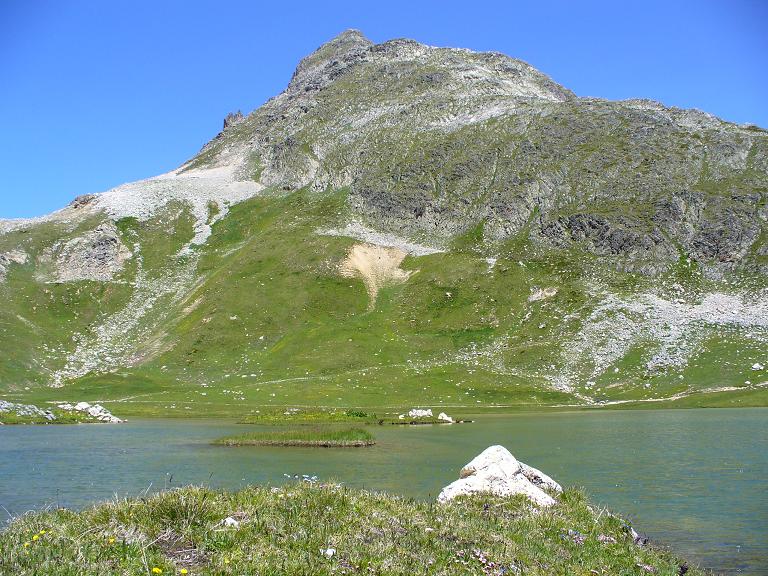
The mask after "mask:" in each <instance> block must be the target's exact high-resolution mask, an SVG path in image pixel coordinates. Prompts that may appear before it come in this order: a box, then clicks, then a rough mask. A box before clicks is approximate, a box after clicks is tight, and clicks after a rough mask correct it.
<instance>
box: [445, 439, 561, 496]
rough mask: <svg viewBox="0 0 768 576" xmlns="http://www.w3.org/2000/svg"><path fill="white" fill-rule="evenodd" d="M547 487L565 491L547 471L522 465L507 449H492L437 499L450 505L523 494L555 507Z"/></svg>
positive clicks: (481, 456) (479, 457) (465, 469)
mask: <svg viewBox="0 0 768 576" xmlns="http://www.w3.org/2000/svg"><path fill="white" fill-rule="evenodd" d="M544 488H546V489H548V490H552V491H554V492H561V491H562V488H561V487H560V485H559V484H558V483H557V482H555V481H554V480H552V479H551V478H550V477H549V476H547V475H546V474H544V473H543V472H540V471H539V470H536V469H535V468H532V467H530V466H528V465H526V464H523V463H522V462H518V460H517V459H516V458H515V457H514V456H512V454H511V453H510V452H509V450H507V449H506V448H504V447H503V446H491V447H489V448H486V449H485V450H484V451H483V452H481V453H480V454H479V455H478V456H476V457H475V458H474V459H473V460H472V461H471V462H469V463H468V464H467V465H466V466H464V467H463V468H462V469H461V472H460V473H459V479H458V480H456V481H455V482H452V483H451V484H449V485H448V486H446V487H445V488H443V489H442V491H441V492H440V495H439V496H438V497H437V500H438V502H447V501H449V500H453V499H454V498H458V497H459V496H467V495H469V494H478V493H490V494H493V495H495V496H513V495H516V494H523V495H525V496H526V497H527V498H528V499H529V500H531V501H532V502H533V503H534V504H536V505H538V506H552V505H553V504H554V503H555V499H554V498H553V497H552V496H550V495H549V494H547V493H546V492H544V490H543V489H544Z"/></svg>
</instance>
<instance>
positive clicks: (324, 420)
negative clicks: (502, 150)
mask: <svg viewBox="0 0 768 576" xmlns="http://www.w3.org/2000/svg"><path fill="white" fill-rule="evenodd" d="M407 413H408V410H403V411H402V412H399V413H390V412H387V413H381V414H377V413H376V412H371V411H369V412H366V411H364V410H359V409H348V410H322V409H311V408H310V409H296V408H288V409H280V410H265V411H263V412H259V413H258V414H249V415H248V416H246V417H245V418H243V419H242V420H240V422H239V423H240V424H271V425H276V426H280V425H286V424H288V425H293V424H298V425H301V424H333V423H354V424H369V425H374V424H377V425H380V426H383V425H385V424H396V425H397V424H413V425H416V424H446V422H445V421H443V420H439V419H438V418H435V417H433V418H409V417H408V416H407ZM400 414H406V417H405V418H403V419H401V418H400V417H399V415H400ZM455 420H456V422H471V420H463V419H461V418H455Z"/></svg>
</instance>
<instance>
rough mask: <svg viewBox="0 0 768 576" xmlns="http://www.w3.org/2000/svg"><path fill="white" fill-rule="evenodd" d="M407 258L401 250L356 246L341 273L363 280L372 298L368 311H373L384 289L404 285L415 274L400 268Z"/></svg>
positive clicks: (350, 251)
mask: <svg viewBox="0 0 768 576" xmlns="http://www.w3.org/2000/svg"><path fill="white" fill-rule="evenodd" d="M406 256H407V253H406V252H404V251H403V250H400V249H399V248H389V247H385V246H375V245H373V244H355V245H354V246H352V248H350V249H349V252H348V253H347V257H346V259H345V260H344V261H343V262H342V263H341V264H340V265H339V272H340V273H341V275H342V276H344V277H346V278H360V279H362V281H363V283H364V284H365V288H366V290H367V291H368V296H369V297H370V302H369V304H368V309H369V310H371V309H373V307H374V306H375V305H376V296H377V295H378V293H379V290H381V288H382V287H384V286H385V285H387V284H400V283H403V282H405V281H406V280H408V278H410V276H411V274H413V271H410V270H403V269H402V268H400V264H401V263H402V261H403V259H404V258H405V257H406Z"/></svg>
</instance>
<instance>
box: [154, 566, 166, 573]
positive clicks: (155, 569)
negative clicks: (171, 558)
mask: <svg viewBox="0 0 768 576" xmlns="http://www.w3.org/2000/svg"><path fill="white" fill-rule="evenodd" d="M162 573H163V571H162V570H161V569H160V568H158V567H157V566H155V567H154V568H152V574H162Z"/></svg>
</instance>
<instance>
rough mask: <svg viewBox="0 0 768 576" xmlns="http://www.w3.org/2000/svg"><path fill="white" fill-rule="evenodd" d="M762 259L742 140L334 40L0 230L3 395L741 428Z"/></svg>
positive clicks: (721, 126)
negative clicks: (738, 415) (209, 117)
mask: <svg viewBox="0 0 768 576" xmlns="http://www.w3.org/2000/svg"><path fill="white" fill-rule="evenodd" d="M767 239H768V131H766V130H763V129H762V128H759V127H757V126H754V125H742V126H738V125H734V124H731V123H728V122H725V121H723V120H720V119H718V118H716V117H714V116H712V115H709V114H706V113H704V112H700V111H696V110H681V109H676V108H668V107H665V106H663V105H661V104H659V103H656V102H652V101H649V100H626V101H619V102H614V101H607V100H601V99H597V98H581V97H578V96H576V95H575V94H573V93H572V92H571V91H569V90H568V89H567V88H564V87H562V86H560V85H559V84H557V83H556V82H554V81H553V80H552V79H550V78H548V77H547V76H546V75H544V74H542V73H541V72H539V71H537V70H535V69H534V68H532V67H531V66H529V65H528V64H526V63H524V62H522V61H520V60H516V59H513V58H510V57H508V56H505V55H503V54H499V53H487V52H486V53H478V52H473V51H470V50H464V49H453V48H435V47H430V46H425V45H423V44H419V43H418V42H415V41H413V40H392V41H389V42H384V43H382V44H374V43H372V42H371V41H369V40H368V39H366V38H365V37H364V36H363V35H362V34H361V33H360V32H358V31H355V30H348V31H346V32H344V33H342V34H341V35H340V36H338V37H336V38H334V39H333V40H331V41H330V42H328V43H327V44H324V45H323V46H321V47H320V48H319V49H318V50H317V51H315V52H314V53H312V54H310V55H309V56H307V57H306V58H304V59H303V60H302V61H301V62H300V63H299V65H298V67H297V69H296V71H295V72H294V74H293V77H292V79H291V81H290V83H289V85H288V87H287V88H286V89H285V91H283V92H282V93H281V94H279V95H278V96H276V97H275V98H273V99H271V100H269V101H268V102H267V103H265V104H264V105H263V106H261V107H260V108H258V109H257V110H255V111H253V112H252V113H250V114H248V115H247V116H243V115H242V114H240V113H237V114H230V115H229V116H227V118H226V120H225V122H224V129H223V130H222V132H221V133H220V134H218V135H217V136H216V137H215V138H213V140H211V141H210V142H209V143H208V144H206V146H205V147H203V149H202V150H201V151H200V153H199V154H197V155H196V156H195V157H194V158H192V159H191V160H190V161H189V162H187V163H185V164H184V165H183V166H181V167H180V168H179V169H177V170H174V171H172V172H169V173H168V174H163V175H161V176H157V177H155V178H150V179H147V180H143V181H139V182H134V183H130V184H125V185H123V186H119V187H117V188H115V189H112V190H109V191H107V192H105V193H103V194H97V195H84V196H80V197H78V198H76V199H75V200H74V201H73V202H72V203H71V204H70V205H69V206H67V207H65V208H63V209H62V210H59V211H58V212H55V213H53V214H51V215H48V216H45V217H42V218H36V219H28V220H5V221H0V297H2V300H3V302H5V305H4V306H3V307H2V309H1V310H0V349H2V350H3V354H2V357H0V360H1V361H0V392H2V394H3V397H4V398H7V399H9V400H21V401H38V402H46V401H53V400H83V399H85V400H89V401H90V400H95V401H100V402H102V403H104V404H105V405H107V406H108V407H109V408H110V409H111V410H112V411H113V412H115V413H117V414H118V415H125V414H161V413H162V414H189V413H195V414H197V413H203V412H206V413H211V414H214V413H215V414H219V413H221V414H224V413H226V414H240V413H246V412H249V411H253V410H256V409H259V407H260V406H269V405H274V406H284V405H321V406H353V407H367V406H372V407H390V406H391V407H393V408H397V407H402V406H409V405H417V404H418V405H435V406H437V405H441V406H446V407H448V406H462V407H464V408H465V409H466V407H477V408H488V407H490V406H521V407H539V406H542V405H595V404H599V405H602V404H605V403H619V404H621V403H627V404H628V405H649V406H655V405H669V404H673V405H765V404H766V403H768V392H766V390H767V387H766V385H767V384H768V382H766V380H768V371H766V365H768V282H767V278H768V241H767ZM185 411H186V412H185Z"/></svg>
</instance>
